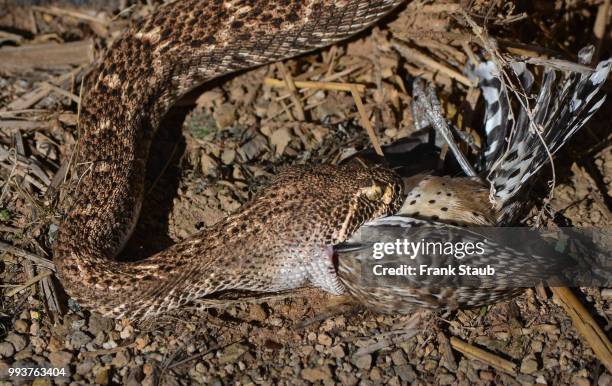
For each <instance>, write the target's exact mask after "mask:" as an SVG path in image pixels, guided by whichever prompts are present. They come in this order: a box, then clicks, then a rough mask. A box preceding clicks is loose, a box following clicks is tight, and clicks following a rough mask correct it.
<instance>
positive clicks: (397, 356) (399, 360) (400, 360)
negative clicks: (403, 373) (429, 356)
mask: <svg viewBox="0 0 612 386" xmlns="http://www.w3.org/2000/svg"><path fill="white" fill-rule="evenodd" d="M391 360H392V361H393V364H394V365H396V366H401V365H405V364H406V363H408V362H407V361H406V355H404V352H403V351H402V350H395V351H393V353H392V354H391Z"/></svg>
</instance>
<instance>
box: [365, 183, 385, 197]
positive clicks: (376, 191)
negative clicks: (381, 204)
mask: <svg viewBox="0 0 612 386" xmlns="http://www.w3.org/2000/svg"><path fill="white" fill-rule="evenodd" d="M363 194H364V195H365V196H366V198H367V199H368V200H370V201H378V200H379V199H380V198H381V197H382V196H383V191H382V189H381V187H380V186H379V185H376V184H373V185H372V186H369V187H367V188H364V189H363Z"/></svg>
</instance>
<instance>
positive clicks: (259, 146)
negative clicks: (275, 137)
mask: <svg viewBox="0 0 612 386" xmlns="http://www.w3.org/2000/svg"><path fill="white" fill-rule="evenodd" d="M267 149H268V141H267V140H266V138H265V137H264V136H263V135H260V134H257V135H256V136H255V137H253V139H251V140H250V141H248V142H247V143H245V144H244V145H242V146H241V147H240V148H239V149H238V153H239V154H240V156H241V157H242V159H243V160H244V161H250V160H252V159H254V158H256V157H258V156H259V155H260V154H261V153H263V152H264V151H265V150H267Z"/></svg>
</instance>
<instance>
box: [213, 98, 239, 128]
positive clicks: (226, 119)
mask: <svg viewBox="0 0 612 386" xmlns="http://www.w3.org/2000/svg"><path fill="white" fill-rule="evenodd" d="M213 118H214V119H215V123H216V124H217V127H218V128H219V129H225V128H226V127H230V126H232V125H233V124H234V122H235V121H236V108H235V107H234V105H232V104H230V103H224V104H222V105H221V106H219V107H218V108H216V109H215V111H214V112H213Z"/></svg>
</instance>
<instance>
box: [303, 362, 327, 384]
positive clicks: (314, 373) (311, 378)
mask: <svg viewBox="0 0 612 386" xmlns="http://www.w3.org/2000/svg"><path fill="white" fill-rule="evenodd" d="M302 378H304V379H305V380H307V381H308V382H312V383H314V382H317V381H325V380H327V379H331V371H330V370H329V367H327V366H323V367H317V368H314V369H311V368H308V369H303V370H302Z"/></svg>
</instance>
